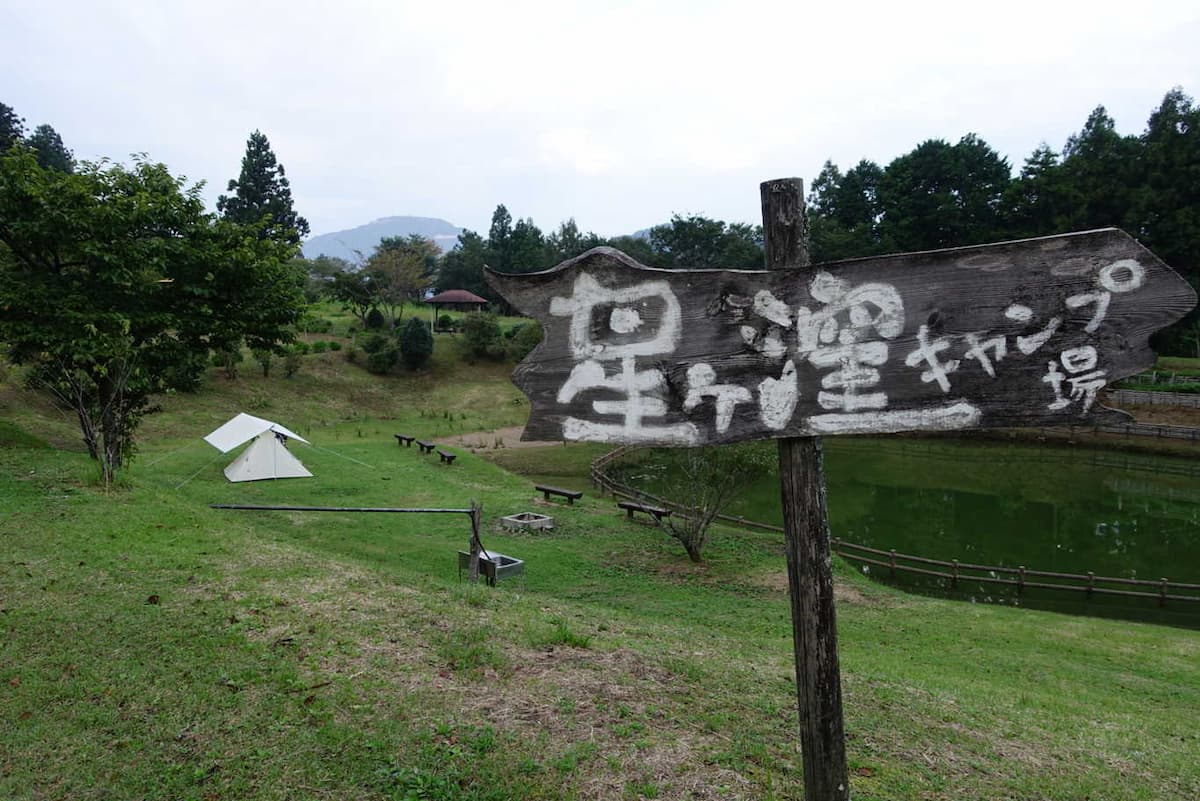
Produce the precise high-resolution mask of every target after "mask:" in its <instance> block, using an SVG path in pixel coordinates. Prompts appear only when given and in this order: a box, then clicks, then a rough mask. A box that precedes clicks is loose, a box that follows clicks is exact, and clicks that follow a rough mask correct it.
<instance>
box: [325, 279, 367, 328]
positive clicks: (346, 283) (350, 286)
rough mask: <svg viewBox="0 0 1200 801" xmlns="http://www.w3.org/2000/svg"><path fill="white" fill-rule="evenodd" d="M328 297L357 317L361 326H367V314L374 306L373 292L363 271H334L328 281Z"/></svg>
mask: <svg viewBox="0 0 1200 801" xmlns="http://www.w3.org/2000/svg"><path fill="white" fill-rule="evenodd" d="M329 297H331V298H333V299H334V300H336V301H338V302H339V303H341V304H342V308H344V309H346V310H347V311H348V312H350V313H351V314H353V315H354V316H355V317H356V318H358V321H359V323H361V324H362V326H363V328H366V327H367V315H368V314H370V313H371V310H372V309H374V308H375V293H374V291H373V290H372V288H371V282H370V278H369V277H368V276H367V274H366V272H365V271H363V270H354V271H343V272H338V273H334V275H333V280H331V281H330V282H329Z"/></svg>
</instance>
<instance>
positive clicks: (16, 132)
mask: <svg viewBox="0 0 1200 801" xmlns="http://www.w3.org/2000/svg"><path fill="white" fill-rule="evenodd" d="M24 141H25V120H23V119H21V118H20V117H18V116H17V112H15V111H13V108H12V106H6V105H5V104H3V103H0V153H3V152H4V151H6V150H8V149H9V148H10V147H12V146H13V145H15V144H19V143H21V142H24Z"/></svg>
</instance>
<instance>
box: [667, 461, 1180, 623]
mask: <svg viewBox="0 0 1200 801" xmlns="http://www.w3.org/2000/svg"><path fill="white" fill-rule="evenodd" d="M825 454H826V460H825V465H826V481H827V486H828V499H829V501H828V502H829V522H830V530H831V534H832V536H834V537H837V538H841V539H843V540H846V541H848V542H851V543H856V544H859V545H865V546H870V547H873V548H878V549H882V550H885V551H886V550H892V549H894V550H895V551H897V552H899V553H902V554H913V555H917V556H922V557H926V558H931V559H940V560H946V561H950V560H955V559H957V560H959V561H961V562H971V563H976V564H981V565H996V566H1002V567H1011V568H1017V567H1020V566H1026V567H1027V568H1028V569H1030V570H1042V571H1054V572H1061V573H1076V574H1083V573H1087V572H1088V571H1091V572H1093V573H1095V574H1096V575H1097V576H1113V577H1121V578H1136V579H1149V580H1153V581H1158V580H1159V579H1160V578H1163V577H1166V578H1169V579H1170V580H1171V581H1178V582H1186V583H1195V584H1200V463H1197V461H1196V460H1193V459H1186V458H1179V457H1169V456H1155V455H1140V454H1138V455H1135V454H1126V453H1122V452H1114V451H1104V450H1093V449H1085V448H1073V447H1070V446H1062V447H1053V446H1048V445H1035V444H1009V443H1006V442H996V441H985V440H961V439H954V440H951V439H915V438H878V439H866V438H856V437H845V438H837V439H834V438H829V439H826V440H825ZM649 472H651V473H652V472H653V471H649ZM651 491H653V490H651ZM728 513H729V514H732V515H744V516H745V517H747V518H750V519H754V520H758V521H761V522H765V523H773V524H777V525H778V524H780V523H781V522H782V521H781V513H780V508H779V485H778V480H777V478H776V477H775V476H773V475H771V476H764V477H763V478H762V479H761V480H759V481H758V482H756V483H755V484H754V485H753V486H751V487H750V488H749V489H748V490H747V491H746V492H745V493H744V494H743V495H742V496H741V497H740V498H739V499H738V501H737V502H735V503H734V504H733V505H732V507H731V508H730V509H729V510H728ZM876 558H878V557H876ZM884 559H886V557H884ZM863 569H864V572H868V573H870V574H871V575H872V576H873V577H876V578H881V579H886V580H889V581H894V582H896V583H900V584H903V585H904V586H905V587H907V588H909V589H913V590H917V591H921V592H926V593H932V594H939V595H953V596H954V597H959V598H963V599H966V600H971V601H979V602H993V603H1010V604H1020V605H1024V606H1032V607H1040V608H1048V609H1055V610H1059V611H1067V612H1078V613H1086V614H1097V615H1116V616H1121V617H1132V618H1137V619H1142V620H1152V621H1157V622H1163V623H1171V624H1174V625H1188V626H1200V603H1194V602H1193V603H1188V602H1168V603H1167V604H1166V606H1165V607H1163V608H1161V609H1160V608H1159V605H1158V603H1157V600H1156V599H1145V598H1118V597H1092V598H1091V599H1086V598H1084V597H1083V595H1082V594H1081V593H1070V592H1062V591H1051V590H1029V589H1026V590H1025V591H1024V592H1022V593H1020V594H1018V593H1017V592H1016V591H1015V590H1013V589H1011V588H1008V587H1003V586H998V585H995V584H990V583H983V582H969V581H960V582H959V584H958V586H957V587H956V588H955V589H954V590H953V591H952V590H951V588H950V587H949V582H948V581H947V580H945V579H941V578H934V577H929V576H919V575H913V574H905V573H903V572H897V574H896V575H895V576H894V577H892V576H889V575H888V573H889V571H888V569H887V568H886V567H883V568H880V567H879V566H870V565H864V566H863ZM1141 589H1144V590H1148V591H1150V592H1154V591H1155V589H1154V588H1141ZM1189 594H1192V595H1196V594H1197V593H1195V592H1190V593H1189Z"/></svg>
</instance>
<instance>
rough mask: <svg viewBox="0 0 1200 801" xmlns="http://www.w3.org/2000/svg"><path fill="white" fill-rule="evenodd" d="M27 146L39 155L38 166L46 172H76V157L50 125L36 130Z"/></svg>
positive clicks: (40, 126) (41, 126)
mask: <svg viewBox="0 0 1200 801" xmlns="http://www.w3.org/2000/svg"><path fill="white" fill-rule="evenodd" d="M27 144H28V145H29V146H30V147H31V148H33V150H34V152H35V153H37V161H38V165H39V166H40V167H41V168H42V169H44V170H58V171H59V172H74V171H75V156H74V154H72V153H71V151H70V150H68V149H67V146H66V145H64V144H63V140H62V137H61V136H59V135H58V131H56V130H54V128H53V127H51V126H49V125H39V126H38V127H37V128H35V129H34V131H33V134H32V135H31V136H30V137H29V140H28V142H27Z"/></svg>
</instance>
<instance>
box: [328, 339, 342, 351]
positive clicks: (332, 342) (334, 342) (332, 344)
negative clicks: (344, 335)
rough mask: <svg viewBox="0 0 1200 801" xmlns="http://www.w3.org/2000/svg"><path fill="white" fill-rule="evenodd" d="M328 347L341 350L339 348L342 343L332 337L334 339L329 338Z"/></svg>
mask: <svg viewBox="0 0 1200 801" xmlns="http://www.w3.org/2000/svg"><path fill="white" fill-rule="evenodd" d="M329 349H330V350H341V349H342V343H341V342H338V341H337V340H336V339H334V340H330V342H329Z"/></svg>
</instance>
